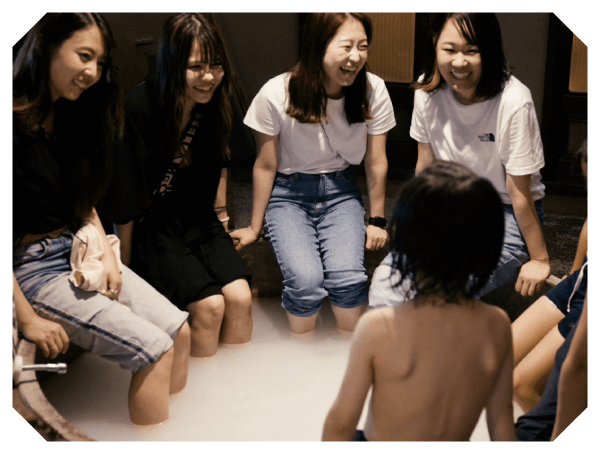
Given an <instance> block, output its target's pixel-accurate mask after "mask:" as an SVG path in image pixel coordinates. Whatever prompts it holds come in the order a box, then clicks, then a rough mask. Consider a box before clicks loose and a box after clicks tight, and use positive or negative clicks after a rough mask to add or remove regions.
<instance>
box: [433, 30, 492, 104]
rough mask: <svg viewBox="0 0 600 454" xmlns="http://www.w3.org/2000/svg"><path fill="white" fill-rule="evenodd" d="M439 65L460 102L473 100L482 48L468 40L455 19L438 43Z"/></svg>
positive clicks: (479, 75) (468, 102) (479, 71)
mask: <svg viewBox="0 0 600 454" xmlns="http://www.w3.org/2000/svg"><path fill="white" fill-rule="evenodd" d="M436 59H437V66H438V69H439V71H440V74H441V76H442V77H443V78H444V80H445V81H446V83H447V84H448V85H449V86H450V87H452V90H453V91H454V97H455V98H456V99H457V100H458V102H460V103H461V104H466V105H468V104H472V103H473V102H475V101H474V100H473V95H474V94H475V89H476V88H477V84H478V83H479V80H480V79H481V73H482V64H481V54H480V53H479V48H478V47H477V46H476V45H475V44H473V43H469V42H468V41H467V40H466V39H465V37H464V36H463V35H462V33H461V32H460V30H459V28H458V26H457V25H456V22H455V21H454V19H450V20H448V21H447V22H446V25H444V28H443V29H442V32H441V33H440V37H439V39H438V42H437V45H436Z"/></svg>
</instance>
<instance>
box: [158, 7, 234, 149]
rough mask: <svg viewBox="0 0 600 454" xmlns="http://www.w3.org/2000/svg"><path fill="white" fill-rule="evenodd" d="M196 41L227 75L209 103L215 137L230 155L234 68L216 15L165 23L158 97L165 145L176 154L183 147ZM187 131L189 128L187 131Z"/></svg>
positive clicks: (205, 58) (177, 17)
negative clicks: (190, 64) (185, 107)
mask: <svg viewBox="0 0 600 454" xmlns="http://www.w3.org/2000/svg"><path fill="white" fill-rule="evenodd" d="M194 42H198V43H199V45H200V52H201V54H202V60H203V61H204V62H206V63H210V64H211V65H214V64H220V65H221V66H222V67H223V70H224V74H223V79H222V80H221V83H220V84H219V86H218V87H217V90H215V93H214V94H213V97H212V99H211V100H210V101H209V102H208V103H207V104H206V106H205V107H206V109H208V110H210V115H204V119H206V120H210V121H212V123H213V124H212V128H211V130H212V131H213V132H214V136H213V139H214V140H215V141H216V143H218V144H219V146H220V147H221V151H222V153H223V154H224V155H225V156H226V155H227V154H228V152H229V136H230V133H231V126H232V123H233V120H232V118H233V108H232V106H231V101H230V98H229V96H230V93H231V80H232V77H233V71H232V68H231V63H230V61H229V57H228V55H227V50H226V47H225V43H224V41H223V37H222V34H221V30H220V28H219V26H218V24H217V22H216V20H215V18H214V16H213V15H212V14H200V13H184V14H178V15H175V16H172V17H170V18H169V19H167V21H166V22H165V24H164V25H163V28H162V31H161V35H160V43H159V47H158V58H157V73H156V96H157V99H158V105H159V111H160V112H161V116H162V118H161V119H160V120H161V121H160V124H162V125H164V131H163V133H164V134H163V138H164V140H165V143H164V144H163V147H164V148H166V150H167V151H168V153H169V154H170V155H172V156H174V155H175V153H176V151H177V149H178V147H179V137H180V134H179V129H180V123H181V122H182V119H183V110H182V109H183V102H182V101H183V97H184V96H185V93H186V87H187V84H186V71H187V66H188V61H189V58H190V53H191V51H192V47H193V46H194ZM184 133H185V131H184Z"/></svg>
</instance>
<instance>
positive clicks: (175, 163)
mask: <svg viewBox="0 0 600 454" xmlns="http://www.w3.org/2000/svg"><path fill="white" fill-rule="evenodd" d="M201 118H202V114H201V113H200V112H197V113H196V115H195V116H194V118H193V119H192V121H191V124H190V128H189V129H188V131H187V132H186V133H185V136H184V137H183V138H182V139H181V147H180V148H179V149H178V150H177V153H175V157H173V160H172V161H171V164H170V165H169V168H168V169H167V172H166V173H165V176H164V178H163V179H162V181H161V182H160V184H159V185H158V187H157V188H156V189H155V190H154V192H153V193H152V200H151V201H150V205H149V206H148V208H147V209H146V211H145V212H144V214H145V213H148V212H150V211H151V210H152V205H153V204H154V202H156V200H157V199H158V198H159V197H163V196H164V195H165V194H168V193H169V192H171V191H172V190H173V186H172V185H171V183H172V181H173V177H174V176H175V172H177V169H178V168H179V164H180V163H181V160H182V159H183V157H184V155H185V153H186V152H187V150H188V148H189V146H190V144H191V143H192V139H193V138H194V135H195V134H196V129H197V128H198V125H199V124H200V119H201ZM143 221H144V216H141V217H140V221H139V222H143Z"/></svg>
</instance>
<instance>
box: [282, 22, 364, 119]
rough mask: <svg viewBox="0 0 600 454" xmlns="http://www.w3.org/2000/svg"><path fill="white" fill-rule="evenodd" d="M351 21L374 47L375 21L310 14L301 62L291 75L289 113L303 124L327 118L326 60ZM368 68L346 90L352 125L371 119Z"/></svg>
mask: <svg viewBox="0 0 600 454" xmlns="http://www.w3.org/2000/svg"><path fill="white" fill-rule="evenodd" d="M350 17H352V18H354V19H356V20H358V21H359V22H360V23H361V24H362V26H363V27H364V29H365V33H366V35H367V42H368V43H369V45H370V44H371V41H372V38H373V27H372V25H371V19H370V18H369V17H368V16H367V15H366V14H362V13H313V14H309V15H308V18H307V20H306V23H305V25H304V29H303V32H302V46H301V49H300V61H299V62H298V63H297V64H296V66H294V67H293V68H292V69H291V71H290V79H289V85H288V93H289V105H288V108H287V110H286V113H287V114H288V115H289V116H291V117H292V118H295V119H296V120H298V121H299V122H300V123H318V122H320V121H321V119H322V118H323V116H324V115H325V112H326V108H327V94H326V92H325V87H324V86H323V82H322V80H323V75H324V71H323V58H324V57H325V51H326V50H327V46H328V45H329V43H330V42H331V40H332V39H333V37H334V36H335V34H336V33H337V31H338V30H339V28H340V27H341V26H342V24H344V22H346V21H347V20H348V19H349V18H350ZM367 69H368V67H367V64H366V63H365V65H364V66H363V67H362V68H361V70H360V71H359V73H358V74H357V75H356V79H355V80H354V83H353V84H352V85H350V86H348V87H342V90H343V93H344V112H345V114H346V119H347V120H348V123H349V124H353V123H363V122H364V121H365V120H367V119H369V118H371V115H370V106H369V100H368V99H367V92H368V89H369V87H368V80H367Z"/></svg>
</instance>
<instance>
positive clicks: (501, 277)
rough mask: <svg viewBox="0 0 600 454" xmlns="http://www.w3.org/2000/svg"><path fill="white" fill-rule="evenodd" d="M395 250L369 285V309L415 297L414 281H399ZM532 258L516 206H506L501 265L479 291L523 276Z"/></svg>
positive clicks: (538, 208) (538, 207) (538, 205)
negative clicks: (525, 267) (516, 214)
mask: <svg viewBox="0 0 600 454" xmlns="http://www.w3.org/2000/svg"><path fill="white" fill-rule="evenodd" d="M535 208H536V211H537V215H538V218H539V219H540V223H543V220H544V209H543V207H542V201H541V200H538V201H537V202H535ZM392 261H393V253H392V252H390V253H389V254H388V255H386V256H385V258H384V259H383V261H382V262H381V264H380V265H379V266H378V267H377V268H376V269H375V271H374V273H373V277H372V279H371V286H370V288H369V308H370V309H374V308H377V307H385V306H399V305H401V304H402V302H403V301H405V300H407V299H408V300H411V299H413V298H414V296H415V292H414V291H413V290H412V289H411V285H412V282H410V281H409V280H405V281H404V282H403V283H402V285H401V286H396V287H395V284H396V283H397V282H399V281H400V273H399V272H398V271H397V270H395V269H392ZM528 261H529V253H528V252H527V245H526V244H525V239H524V238H523V234H522V233H521V229H519V225H518V224H517V219H516V218H515V212H514V210H513V207H512V205H507V204H505V205H504V243H503V245H502V252H501V253H500V260H499V261H498V266H497V267H496V269H495V270H494V272H493V273H492V275H491V276H490V279H489V280H488V282H487V284H486V285H485V286H484V287H483V288H482V289H481V290H480V291H479V293H478V294H477V297H481V296H483V295H485V294H486V293H489V292H491V291H492V290H494V289H496V288H498V287H502V286H503V285H504V284H506V283H508V282H510V281H511V280H513V279H515V278H517V277H518V276H519V272H520V270H521V266H523V265H524V264H525V263H527V262H528Z"/></svg>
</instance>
